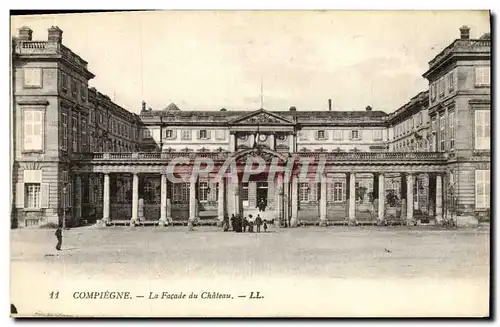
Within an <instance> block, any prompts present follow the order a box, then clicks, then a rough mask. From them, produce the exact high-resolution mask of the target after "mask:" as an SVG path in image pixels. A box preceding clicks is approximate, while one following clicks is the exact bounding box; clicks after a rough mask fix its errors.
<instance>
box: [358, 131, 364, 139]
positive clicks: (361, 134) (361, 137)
mask: <svg viewBox="0 0 500 327" xmlns="http://www.w3.org/2000/svg"><path fill="white" fill-rule="evenodd" d="M358 139H359V140H362V139H363V131H362V130H361V129H360V130H359V131H358Z"/></svg>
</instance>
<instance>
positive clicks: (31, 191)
mask: <svg viewBox="0 0 500 327" xmlns="http://www.w3.org/2000/svg"><path fill="white" fill-rule="evenodd" d="M24 185H25V193H24V194H25V197H24V201H25V204H24V207H25V208H28V209H39V208H40V198H41V191H40V184H39V183H26V184H24Z"/></svg>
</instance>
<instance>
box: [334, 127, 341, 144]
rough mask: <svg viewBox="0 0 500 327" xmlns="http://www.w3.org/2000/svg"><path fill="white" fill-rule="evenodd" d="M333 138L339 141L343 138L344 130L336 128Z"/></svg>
mask: <svg viewBox="0 0 500 327" xmlns="http://www.w3.org/2000/svg"><path fill="white" fill-rule="evenodd" d="M333 139H334V140H337V141H339V140H342V130H340V129H336V130H334V131H333Z"/></svg>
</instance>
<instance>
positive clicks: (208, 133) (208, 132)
mask: <svg viewBox="0 0 500 327" xmlns="http://www.w3.org/2000/svg"><path fill="white" fill-rule="evenodd" d="M211 138H212V136H211V131H210V130H209V129H207V139H211Z"/></svg>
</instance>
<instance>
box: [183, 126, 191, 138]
mask: <svg viewBox="0 0 500 327" xmlns="http://www.w3.org/2000/svg"><path fill="white" fill-rule="evenodd" d="M181 138H182V139H183V140H191V130H189V129H185V130H183V131H182V135H181Z"/></svg>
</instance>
